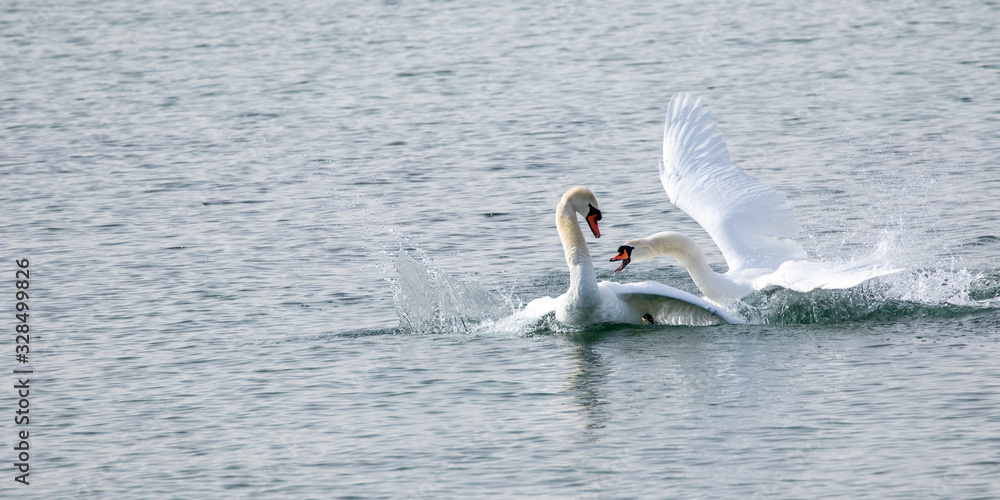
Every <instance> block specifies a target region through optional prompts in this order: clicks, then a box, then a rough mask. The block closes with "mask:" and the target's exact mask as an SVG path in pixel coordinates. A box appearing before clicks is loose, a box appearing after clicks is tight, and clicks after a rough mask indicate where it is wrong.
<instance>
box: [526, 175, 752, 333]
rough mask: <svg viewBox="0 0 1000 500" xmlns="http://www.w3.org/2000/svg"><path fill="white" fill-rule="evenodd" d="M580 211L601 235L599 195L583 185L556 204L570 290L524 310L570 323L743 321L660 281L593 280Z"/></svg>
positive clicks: (701, 322) (595, 234) (591, 264)
mask: <svg viewBox="0 0 1000 500" xmlns="http://www.w3.org/2000/svg"><path fill="white" fill-rule="evenodd" d="M578 214H579V215H582V216H583V217H584V219H585V220H586V222H587V225H588V226H589V227H590V230H591V232H592V233H593V234H594V237H595V238H600V237H601V231H600V227H599V225H598V222H599V221H600V220H601V217H602V214H601V211H600V209H599V208H598V205H597V198H596V197H595V196H594V193H592V192H591V191H590V190H589V189H587V188H585V187H575V188H572V189H570V190H569V191H567V192H566V193H565V194H564V195H563V196H562V199H560V201H559V205H558V207H557V208H556V228H557V229H558V231H559V238H560V240H561V241H562V246H563V252H564V253H565V255H566V264H567V265H568V266H569V290H567V291H566V293H564V294H562V295H560V296H559V297H556V298H552V297H542V298H538V299H535V300H533V301H531V302H530V303H528V305H527V306H526V307H525V309H524V314H527V315H529V316H537V317H540V316H543V315H545V314H548V313H549V312H555V317H556V320H558V321H559V322H561V323H565V324H568V325H573V326H583V325H589V324H596V323H633V324H642V323H653V324H669V325H716V324H721V323H742V322H743V320H742V319H741V318H739V317H737V316H735V315H733V314H731V313H729V312H728V311H726V310H724V309H722V308H720V307H718V306H716V305H715V304H712V303H711V302H709V301H707V300H705V299H703V298H700V297H697V296H695V295H692V294H690V293H687V292H684V291H682V290H677V289H675V288H673V287H669V286H667V285H664V284H662V283H657V282H654V281H646V282H642V283H629V284H620V283H611V282H606V281H604V282H600V283H598V282H597V276H596V274H595V273H594V264H593V262H592V261H591V258H590V251H589V250H588V249H587V242H586V240H585V239H584V237H583V231H581V230H580V224H579V219H577V215H578Z"/></svg>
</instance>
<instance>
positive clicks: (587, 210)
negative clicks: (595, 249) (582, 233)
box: [560, 186, 601, 238]
mask: <svg viewBox="0 0 1000 500" xmlns="http://www.w3.org/2000/svg"><path fill="white" fill-rule="evenodd" d="M560 204H561V205H566V206H568V207H571V208H572V209H573V210H574V211H576V213H578V214H580V215H582V216H583V218H584V219H585V220H586V221H587V226H589V227H590V232H592V233H594V237H595V238H600V237H601V228H600V227H599V226H598V225H597V222H598V221H599V220H601V211H600V210H599V209H598V208H597V197H596V196H594V193H593V192H591V191H590V190H589V189H587V188H585V187H582V186H577V187H575V188H573V189H570V190H569V191H566V194H564V195H563V197H562V201H561V202H560Z"/></svg>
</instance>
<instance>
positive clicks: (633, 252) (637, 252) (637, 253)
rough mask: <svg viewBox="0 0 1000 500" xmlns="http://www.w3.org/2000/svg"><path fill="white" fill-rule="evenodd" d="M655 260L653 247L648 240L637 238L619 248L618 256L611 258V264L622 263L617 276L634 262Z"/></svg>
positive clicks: (616, 272) (616, 271) (616, 270)
mask: <svg viewBox="0 0 1000 500" xmlns="http://www.w3.org/2000/svg"><path fill="white" fill-rule="evenodd" d="M651 258H653V255H652V245H650V243H649V241H648V239H647V238H636V239H634V240H629V241H626V242H625V244H624V245H622V246H620V247H618V255H615V256H614V257H611V262H614V261H616V260H617V261H621V265H619V266H618V269H615V274H618V273H620V272H622V270H623V269H625V266H627V265H629V264H630V263H632V262H642V261H644V260H649V259H651Z"/></svg>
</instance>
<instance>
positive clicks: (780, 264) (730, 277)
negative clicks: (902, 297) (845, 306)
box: [611, 92, 902, 304]
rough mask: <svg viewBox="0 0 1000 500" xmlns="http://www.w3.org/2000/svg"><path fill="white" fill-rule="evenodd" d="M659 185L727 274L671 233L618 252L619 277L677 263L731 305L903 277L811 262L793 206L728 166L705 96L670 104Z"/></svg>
mask: <svg viewBox="0 0 1000 500" xmlns="http://www.w3.org/2000/svg"><path fill="white" fill-rule="evenodd" d="M660 182H661V183H662V184H663V189H664V190H665V191H666V192H667V196H668V197H669V198H670V202H671V203H673V204H674V205H676V206H677V207H678V208H680V209H681V210H683V211H684V212H685V213H687V214H688V215H690V216H691V218H693V219H694V220H695V221H697V222H698V224H700V225H701V227H702V228H704V229H705V231H706V232H707V233H708V235H709V236H711V237H712V240H713V241H714V242H715V244H716V245H717V246H718V247H719V250H721V251H722V256H723V258H725V260H726V264H727V265H728V267H729V270H728V271H727V272H726V273H725V274H720V273H717V272H715V271H713V270H712V268H711V267H709V265H708V259H706V258H705V253H704V252H703V251H702V250H701V248H699V247H698V245H697V244H696V243H695V242H694V240H692V239H691V238H689V237H687V236H685V235H683V234H680V233H676V232H671V231H667V232H661V233H656V234H653V235H651V236H648V237H645V238H637V239H633V240H630V241H627V242H625V244H624V245H622V246H620V247H618V254H617V255H615V256H614V257H612V258H611V261H612V262H614V261H620V262H621V264H620V265H619V266H618V269H616V270H615V274H618V273H619V272H621V271H622V270H623V269H625V266H627V265H628V264H629V263H630V262H641V261H644V260H649V259H652V258H655V257H664V256H669V257H674V258H676V259H677V260H678V261H679V262H680V263H681V265H683V266H684V267H685V268H686V269H687V271H688V274H690V275H691V279H692V280H693V281H694V283H695V285H697V286H698V288H699V289H700V290H701V292H702V293H703V294H705V297H707V298H708V299H709V300H711V301H712V302H715V303H717V304H726V303H728V302H732V301H735V300H739V299H741V298H743V297H745V296H747V295H749V294H751V293H753V292H755V291H758V290H769V289H773V288H778V287H780V288H786V289H790V290H794V291H797V292H809V291H811V290H814V289H817V288H824V289H843V288H851V287H853V286H856V285H859V284H861V283H863V282H865V281H866V280H869V279H871V278H875V277H878V276H884V275H886V274H891V273H895V272H898V271H902V269H895V268H890V267H886V266H880V265H879V264H878V263H877V262H876V261H875V259H874V258H868V259H863V260H859V261H853V262H847V263H830V262H816V261H809V260H807V255H806V251H805V249H803V248H802V246H801V245H799V244H798V243H797V242H795V241H794V240H792V238H794V237H796V236H797V235H798V231H799V223H798V220H797V219H796V218H795V212H794V211H793V209H792V205H791V203H789V201H788V199H787V198H785V197H784V196H783V195H781V194H780V193H778V192H777V191H775V190H773V189H771V188H769V187H767V186H765V185H763V184H760V183H758V182H756V181H754V180H753V179H751V178H750V176H748V175H747V174H745V173H744V172H743V171H742V170H740V168H739V167H737V166H736V165H735V164H733V163H732V162H731V161H730V159H729V152H728V151H727V150H726V143H725V142H723V140H722V135H721V134H720V133H719V131H718V129H717V127H716V124H715V121H714V120H712V117H711V114H710V113H709V111H708V110H707V109H704V108H703V107H702V100H701V98H700V97H698V98H693V97H692V96H691V95H690V94H687V93H684V92H679V93H677V94H674V96H673V98H671V99H670V105H669V106H668V108H667V119H666V124H665V126H664V131H663V163H661V164H660Z"/></svg>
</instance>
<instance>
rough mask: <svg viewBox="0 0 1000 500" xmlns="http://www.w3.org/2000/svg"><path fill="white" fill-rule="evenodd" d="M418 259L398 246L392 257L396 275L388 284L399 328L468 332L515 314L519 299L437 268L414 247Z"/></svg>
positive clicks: (406, 329) (405, 329)
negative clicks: (397, 250) (394, 255)
mask: <svg viewBox="0 0 1000 500" xmlns="http://www.w3.org/2000/svg"><path fill="white" fill-rule="evenodd" d="M413 253H416V254H417V256H418V257H419V260H418V259H416V258H414V257H413V255H411V252H409V251H407V250H406V249H404V248H402V247H400V249H399V253H398V255H397V256H396V258H395V259H394V260H393V264H394V266H395V269H396V278H395V279H390V280H389V283H390V286H391V287H392V290H393V302H394V303H395V305H396V315H397V316H398V317H399V326H400V329H402V330H404V331H410V332H417V331H419V332H446V333H456V332H458V333H469V332H473V331H478V330H481V328H480V326H481V325H483V323H484V322H493V321H496V320H499V319H501V318H505V317H508V316H511V315H512V314H514V312H515V311H516V310H517V309H519V308H520V302H519V301H516V299H514V298H513V297H512V296H508V295H503V294H499V293H496V292H491V291H489V290H487V289H486V288H485V287H483V286H482V285H481V284H479V283H478V282H475V281H471V280H461V279H458V278H456V277H454V276H451V275H449V274H448V273H446V272H445V271H443V270H441V269H440V268H438V267H437V266H436V265H435V264H434V262H433V260H431V259H430V257H428V256H427V255H425V254H424V253H423V252H421V251H420V250H419V249H415V250H414V251H413Z"/></svg>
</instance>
